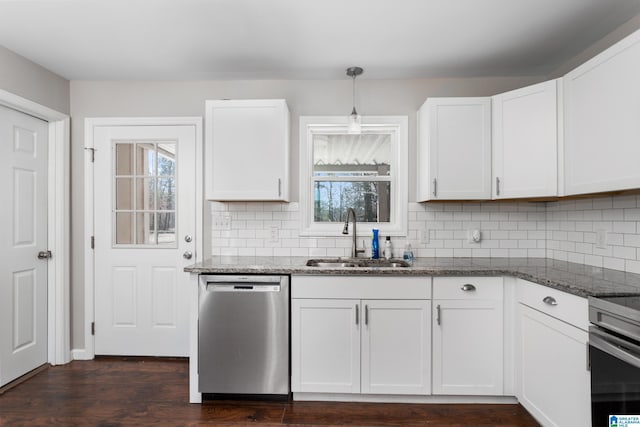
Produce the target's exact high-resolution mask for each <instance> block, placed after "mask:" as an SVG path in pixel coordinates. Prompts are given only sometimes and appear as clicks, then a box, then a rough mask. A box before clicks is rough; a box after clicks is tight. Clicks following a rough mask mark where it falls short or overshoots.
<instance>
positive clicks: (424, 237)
mask: <svg viewBox="0 0 640 427" xmlns="http://www.w3.org/2000/svg"><path fill="white" fill-rule="evenodd" d="M420 243H422V244H423V245H428V244H429V230H428V229H427V230H420Z"/></svg>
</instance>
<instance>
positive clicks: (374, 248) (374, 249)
mask: <svg viewBox="0 0 640 427" xmlns="http://www.w3.org/2000/svg"><path fill="white" fill-rule="evenodd" d="M371 258H372V259H378V258H380V243H379V242H378V229H377V228H374V229H373V236H372V237H371Z"/></svg>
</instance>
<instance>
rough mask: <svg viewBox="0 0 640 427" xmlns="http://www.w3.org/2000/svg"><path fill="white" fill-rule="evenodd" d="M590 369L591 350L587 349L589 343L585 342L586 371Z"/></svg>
mask: <svg viewBox="0 0 640 427" xmlns="http://www.w3.org/2000/svg"><path fill="white" fill-rule="evenodd" d="M590 370H591V352H590V351H589V343H588V342H587V371H590Z"/></svg>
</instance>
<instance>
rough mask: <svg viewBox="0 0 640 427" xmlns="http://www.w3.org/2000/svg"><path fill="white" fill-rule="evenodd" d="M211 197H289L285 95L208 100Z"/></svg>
mask: <svg viewBox="0 0 640 427" xmlns="http://www.w3.org/2000/svg"><path fill="white" fill-rule="evenodd" d="M205 156H206V165H205V171H206V195H207V199H209V200H223V201H233V200H256V201H260V200H265V201H266V200H274V201H288V200H289V109H288V108H287V103H286V101H285V100H284V99H266V100H214V101H206V116H205Z"/></svg>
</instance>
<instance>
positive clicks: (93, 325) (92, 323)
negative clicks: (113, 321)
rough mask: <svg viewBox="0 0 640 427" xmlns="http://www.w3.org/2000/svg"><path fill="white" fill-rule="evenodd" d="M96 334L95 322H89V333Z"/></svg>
mask: <svg viewBox="0 0 640 427" xmlns="http://www.w3.org/2000/svg"><path fill="white" fill-rule="evenodd" d="M95 334H96V322H91V335H95Z"/></svg>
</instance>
